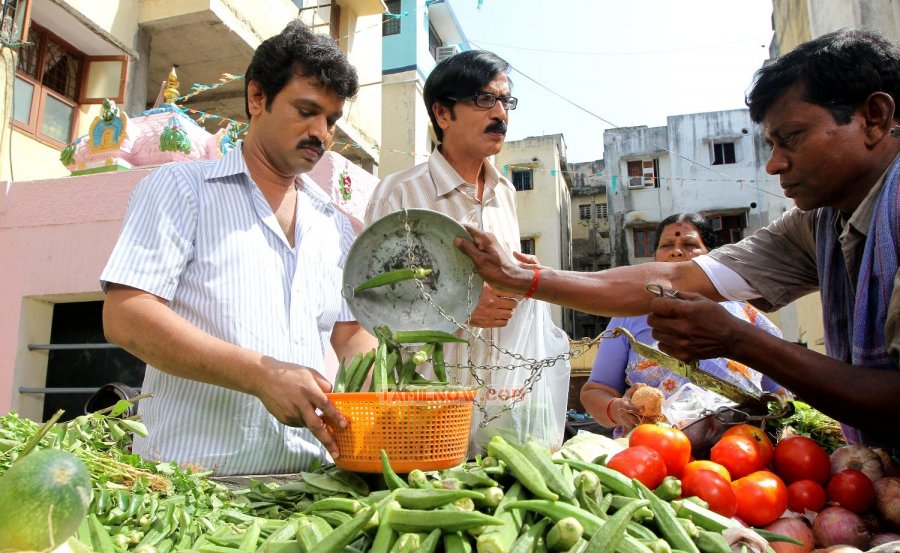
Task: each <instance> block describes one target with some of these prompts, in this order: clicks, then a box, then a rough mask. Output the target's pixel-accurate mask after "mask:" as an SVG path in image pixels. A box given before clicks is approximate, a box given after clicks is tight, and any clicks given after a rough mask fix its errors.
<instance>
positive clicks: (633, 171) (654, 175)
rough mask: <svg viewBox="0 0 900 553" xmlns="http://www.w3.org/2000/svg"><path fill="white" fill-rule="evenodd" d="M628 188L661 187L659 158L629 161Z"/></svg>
mask: <svg viewBox="0 0 900 553" xmlns="http://www.w3.org/2000/svg"><path fill="white" fill-rule="evenodd" d="M627 170H628V188H659V160H658V159H638V160H635V161H629V162H628V163H627Z"/></svg>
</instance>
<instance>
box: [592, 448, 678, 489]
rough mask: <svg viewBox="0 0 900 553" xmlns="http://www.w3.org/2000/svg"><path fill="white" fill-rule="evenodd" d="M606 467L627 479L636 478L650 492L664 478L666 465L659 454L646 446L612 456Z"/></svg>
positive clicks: (624, 450)
mask: <svg viewBox="0 0 900 553" xmlns="http://www.w3.org/2000/svg"><path fill="white" fill-rule="evenodd" d="M606 466H608V467H609V468H611V469H615V470H617V471H619V472H621V473H622V474H624V475H625V476H627V477H629V478H637V479H638V480H640V482H641V484H643V485H645V486H647V487H648V488H650V489H651V490H652V489H654V488H656V487H657V486H659V484H660V483H661V482H662V481H663V478H665V477H666V463H665V461H663V458H662V457H661V456H660V455H659V453H657V452H655V451H653V450H652V449H650V448H649V447H647V446H644V445H636V446H632V447H629V448H627V449H623V450H622V451H620V452H618V453H616V454H615V455H613V457H612V459H610V460H609V461H608V462H607V463H606Z"/></svg>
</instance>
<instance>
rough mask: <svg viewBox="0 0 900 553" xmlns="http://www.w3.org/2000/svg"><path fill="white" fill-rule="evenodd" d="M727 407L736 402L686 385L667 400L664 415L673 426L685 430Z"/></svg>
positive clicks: (663, 407)
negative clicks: (698, 420)
mask: <svg viewBox="0 0 900 553" xmlns="http://www.w3.org/2000/svg"><path fill="white" fill-rule="evenodd" d="M726 405H734V402H733V401H729V400H728V399H726V398H724V397H722V396H720V395H719V394H716V393H714V392H710V391H709V390H706V389H705V388H701V387H700V386H696V385H694V384H691V383H686V384H683V385H682V386H681V387H680V388H678V390H676V391H675V393H673V394H672V395H670V396H669V397H667V398H666V401H665V402H663V406H662V413H663V415H664V416H665V417H666V419H667V420H668V421H669V422H671V423H672V424H673V425H675V426H676V427H678V428H684V427H685V426H687V425H689V424H690V423H692V422H694V421H695V420H697V419H699V418H701V417H704V416H706V415H708V414H709V413H711V412H713V411H715V410H716V409H718V408H719V407H724V406H726Z"/></svg>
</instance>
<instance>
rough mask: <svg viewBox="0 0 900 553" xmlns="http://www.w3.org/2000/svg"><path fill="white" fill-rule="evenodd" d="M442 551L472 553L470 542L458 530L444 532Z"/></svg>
mask: <svg viewBox="0 0 900 553" xmlns="http://www.w3.org/2000/svg"><path fill="white" fill-rule="evenodd" d="M479 537H480V536H479ZM444 553H472V544H471V543H469V539H468V538H466V537H463V535H462V534H460V533H459V532H454V533H452V534H444Z"/></svg>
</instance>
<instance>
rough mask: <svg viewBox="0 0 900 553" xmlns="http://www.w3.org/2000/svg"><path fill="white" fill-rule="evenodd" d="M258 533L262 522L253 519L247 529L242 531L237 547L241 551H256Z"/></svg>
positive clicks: (260, 532) (260, 530)
mask: <svg viewBox="0 0 900 553" xmlns="http://www.w3.org/2000/svg"><path fill="white" fill-rule="evenodd" d="M260 534H262V524H260V522H259V521H257V520H254V521H253V522H251V523H250V526H248V527H247V530H245V531H244V537H243V538H241V544H240V545H239V546H238V549H240V550H241V551H256V546H257V544H259V536H260Z"/></svg>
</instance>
